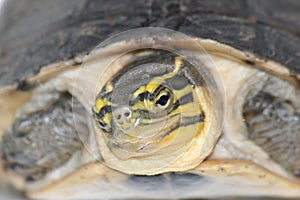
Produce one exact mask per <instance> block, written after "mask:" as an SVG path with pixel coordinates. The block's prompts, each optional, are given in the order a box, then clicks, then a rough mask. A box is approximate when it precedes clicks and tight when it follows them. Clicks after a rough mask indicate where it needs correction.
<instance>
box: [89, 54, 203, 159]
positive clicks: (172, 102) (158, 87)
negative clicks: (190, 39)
mask: <svg viewBox="0 0 300 200" xmlns="http://www.w3.org/2000/svg"><path fill="white" fill-rule="evenodd" d="M173 60H174V62H173V63H170V65H162V64H158V63H150V64H145V65H142V66H139V67H137V68H134V69H131V70H129V71H128V72H127V73H125V74H123V76H122V77H117V78H116V79H114V80H111V81H109V82H107V83H106V85H105V86H104V87H103V89H102V91H101V92H100V93H99V95H98V97H97V98H96V100H95V105H94V107H93V113H94V118H95V120H96V122H97V124H98V127H99V128H100V129H101V130H102V131H103V133H104V134H103V135H104V137H105V138H106V142H107V145H108V146H109V147H110V148H111V149H112V152H115V155H116V156H117V157H118V158H120V159H128V158H130V157H139V156H140V157H141V156H145V154H146V155H148V154H153V153H154V152H157V151H159V150H162V149H164V148H167V147H169V146H172V145H179V144H181V145H186V143H188V142H190V141H191V140H192V139H193V138H194V136H195V135H196V134H197V133H199V131H200V130H201V129H202V127H203V123H204V116H205V115H204V111H203V109H202V106H201V104H200V103H199V102H198V100H199V99H198V98H197V89H196V90H195V87H197V85H196V84H193V83H192V81H189V79H188V77H186V76H185V75H184V74H183V71H182V69H184V67H186V66H185V64H184V63H183V61H182V57H180V56H176V57H173ZM149 69H152V70H151V72H149ZM147 71H148V73H147ZM159 71H161V72H160V73H159ZM145 74H147V77H145V76H143V75H145ZM128 80H130V82H129V81H128Z"/></svg>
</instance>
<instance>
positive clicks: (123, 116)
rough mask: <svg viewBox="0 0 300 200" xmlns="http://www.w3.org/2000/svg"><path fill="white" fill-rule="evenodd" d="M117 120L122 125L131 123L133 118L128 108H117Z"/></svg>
mask: <svg viewBox="0 0 300 200" xmlns="http://www.w3.org/2000/svg"><path fill="white" fill-rule="evenodd" d="M114 113H115V118H116V120H117V121H118V122H119V123H120V124H123V123H124V122H126V121H127V122H129V121H130V117H131V110H130V108H128V107H127V106H122V107H119V108H117V109H116V110H115V111H114Z"/></svg>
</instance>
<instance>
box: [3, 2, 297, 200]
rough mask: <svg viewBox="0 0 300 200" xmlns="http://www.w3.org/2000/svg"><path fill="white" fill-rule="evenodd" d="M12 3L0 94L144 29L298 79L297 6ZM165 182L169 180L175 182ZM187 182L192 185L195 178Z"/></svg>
mask: <svg viewBox="0 0 300 200" xmlns="http://www.w3.org/2000/svg"><path fill="white" fill-rule="evenodd" d="M15 3H16V1H13V0H12V1H10V3H7V4H5V8H4V9H3V10H5V12H4V17H2V19H1V20H2V22H1V21H0V34H1V37H0V87H2V86H6V85H10V84H13V83H15V82H17V83H18V88H19V89H20V90H24V91H26V90H28V89H30V88H31V87H32V86H31V85H28V84H27V82H26V78H27V77H29V76H32V75H34V74H36V73H38V72H39V70H40V69H41V67H42V66H45V65H47V64H50V63H53V62H57V61H62V60H68V59H71V58H73V57H74V56H76V55H82V54H86V53H88V52H89V51H90V50H91V49H93V48H94V47H95V46H96V45H97V44H99V43H100V42H102V41H103V40H104V39H106V38H108V37H109V36H111V35H114V34H117V33H119V32H121V31H125V30H130V29H133V28H138V27H149V26H159V27H165V28H170V29H173V30H177V31H180V32H183V33H185V34H188V35H191V36H197V37H202V38H209V39H213V40H216V41H219V42H221V43H225V44H228V45H230V46H233V47H235V48H237V49H240V50H244V51H248V52H252V53H254V54H256V55H259V56H261V57H262V58H267V59H271V60H274V61H277V62H279V63H281V64H283V65H285V66H287V67H288V68H289V69H290V76H291V77H296V76H299V75H300V38H299V36H300V23H299V19H300V13H299V10H300V1H297V0H294V1H293V0H291V1H280V0H266V1H258V0H254V1H253V0H248V1H247V0H245V1H239V0H232V1H223V0H220V1H219V0H217V1H187V0H184V1H179V0H178V1H176V0H174V1H160V0H132V1H123V0H113V1H102V0H95V1H92V0H70V1H66V0H56V1H30V0H24V1H22V2H18V3H16V4H15ZM49 8H50V9H49ZM245 62H246V63H248V64H255V63H251V62H250V61H247V60H245ZM298 84H299V85H300V82H299V83H298ZM170 176H171V177H175V178H174V180H175V179H176V180H177V179H178V177H180V175H178V174H170ZM152 178H153V179H156V178H161V176H158V177H152ZM192 178H193V177H192ZM194 178H195V181H196V179H198V178H201V177H198V176H197V177H194ZM135 179H136V180H135ZM137 179H138V180H137ZM130 180H133V181H134V182H139V181H141V182H143V177H135V176H133V177H130ZM178 180H180V178H179V179H178ZM0 199H1V195H0Z"/></svg>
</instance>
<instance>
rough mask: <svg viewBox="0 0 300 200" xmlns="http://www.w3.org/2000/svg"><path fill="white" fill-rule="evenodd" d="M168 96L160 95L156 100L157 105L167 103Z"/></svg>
mask: <svg viewBox="0 0 300 200" xmlns="http://www.w3.org/2000/svg"><path fill="white" fill-rule="evenodd" d="M169 98H170V97H169V96H168V95H162V96H161V97H160V98H159V99H158V101H157V102H156V104H159V105H161V106H165V105H166V104H167V103H168V101H169Z"/></svg>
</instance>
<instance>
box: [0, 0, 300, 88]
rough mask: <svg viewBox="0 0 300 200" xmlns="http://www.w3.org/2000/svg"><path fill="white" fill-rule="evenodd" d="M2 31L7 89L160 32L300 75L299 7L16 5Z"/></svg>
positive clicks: (240, 0) (253, 0) (240, 3)
mask: <svg viewBox="0 0 300 200" xmlns="http://www.w3.org/2000/svg"><path fill="white" fill-rule="evenodd" d="M5 5H6V6H5V7H4V9H3V10H5V13H4V14H5V16H4V17H2V20H5V21H2V23H1V22H0V24H1V25H2V27H0V28H1V29H0V34H1V38H0V86H4V85H9V84H12V83H14V82H16V81H18V82H19V83H20V89H26V84H24V80H25V79H26V77H28V76H30V75H33V74H36V73H37V72H38V71H39V70H40V68H41V67H42V66H45V65H47V64H50V63H53V62H56V61H61V60H67V59H70V58H72V57H74V56H75V55H79V54H85V53H87V52H88V51H89V50H91V49H92V48H93V47H95V46H96V45H97V44H99V43H100V42H101V41H103V40H104V39H106V38H107V37H109V36H111V35H114V34H116V33H119V32H121V31H124V30H129V29H132V28H137V27H148V26H159V27H166V28H170V29H174V30H177V31H180V32H183V33H186V34H189V35H193V36H198V37H203V38H210V39H214V40H217V41H219V42H221V43H225V44H228V45H231V46H233V47H235V48H237V49H240V50H244V51H248V52H252V53H255V54H257V55H259V56H261V57H263V58H268V59H272V60H275V61H277V62H279V63H281V64H283V65H286V66H288V67H289V69H290V70H291V72H290V74H291V76H295V75H299V73H300V38H299V36H300V23H299V19H300V13H299V10H300V1H297V0H288V1H280V0H266V1H259V0H233V1H223V0H216V1H189V0H184V1H180V0H173V1H160V0H142V1H140V0H131V1H123V0H113V1H105V0H103V1H102V0H99V1H95V0H83V1H82V0H72V1H65V0H61V2H58V1H30V0H24V1H22V2H19V1H14V0H12V1H9V3H6V4H5Z"/></svg>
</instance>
